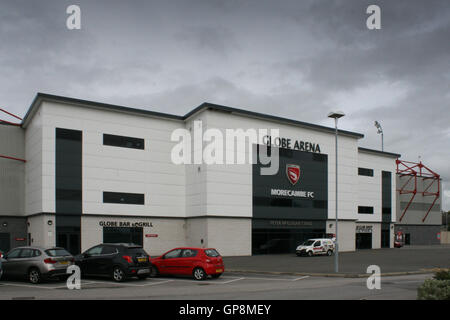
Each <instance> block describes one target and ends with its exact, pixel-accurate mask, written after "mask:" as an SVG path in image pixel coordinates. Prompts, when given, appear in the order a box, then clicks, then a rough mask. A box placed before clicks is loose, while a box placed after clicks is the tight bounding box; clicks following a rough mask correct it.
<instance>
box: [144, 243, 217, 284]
mask: <svg viewBox="0 0 450 320" xmlns="http://www.w3.org/2000/svg"><path fill="white" fill-rule="evenodd" d="M152 264H153V268H154V274H155V275H184V276H192V277H194V279H195V280H204V279H206V278H207V277H208V276H211V277H212V278H218V277H220V276H221V275H222V273H223V272H224V271H225V266H224V264H223V259H222V257H221V256H220V254H219V252H217V250H216V249H213V248H208V249H204V248H175V249H172V250H170V251H168V252H166V253H165V254H163V255H162V256H160V257H158V258H155V259H152Z"/></svg>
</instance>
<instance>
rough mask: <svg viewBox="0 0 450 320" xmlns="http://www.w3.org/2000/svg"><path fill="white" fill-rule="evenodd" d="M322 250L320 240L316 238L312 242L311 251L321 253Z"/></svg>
mask: <svg viewBox="0 0 450 320" xmlns="http://www.w3.org/2000/svg"><path fill="white" fill-rule="evenodd" d="M322 251H323V246H322V242H321V241H320V240H317V241H316V242H314V246H313V252H314V254H321V253H322Z"/></svg>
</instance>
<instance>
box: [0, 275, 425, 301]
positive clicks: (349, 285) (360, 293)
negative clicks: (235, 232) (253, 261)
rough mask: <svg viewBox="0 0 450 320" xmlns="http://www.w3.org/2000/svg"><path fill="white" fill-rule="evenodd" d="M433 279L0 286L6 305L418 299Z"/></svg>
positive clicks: (254, 278)
mask: <svg viewBox="0 0 450 320" xmlns="http://www.w3.org/2000/svg"><path fill="white" fill-rule="evenodd" d="M429 277H431V275H429V274H421V275H408V276H401V277H388V278H386V279H383V280H382V290H368V289H367V287H366V279H361V278H329V277H310V276H294V275H267V274H248V273H234V272H226V273H225V274H224V275H223V276H222V277H220V278H219V279H206V280H204V281H196V280H194V279H191V278H184V277H183V278H181V277H157V278H149V279H145V280H138V279H131V280H128V281H126V282H120V283H118V282H114V281H112V280H104V279H100V278H99V279H95V278H94V279H92V278H89V279H82V281H81V289H79V290H75V289H74V290H69V289H68V288H67V286H66V284H65V283H64V282H60V281H52V282H46V283H42V284H36V285H33V284H29V283H27V282H18V281H9V280H8V281H4V280H2V281H0V299H2V300H11V299H12V300H32V299H33V300H34V299H36V300H40V299H44V300H45V299H64V300H69V299H70V300H72V299H89V300H91V299H95V300H100V299H112V300H125V299H133V300H135V299H162V300H164V299H170V300H179V299H181V300H209V299H225V300H239V299H262V300H263V299H270V300H273V299H275V300H276V299H295V300H297V299H384V298H389V299H415V298H416V295H417V287H418V286H419V285H420V284H421V283H423V281H424V280H425V279H426V278H429Z"/></svg>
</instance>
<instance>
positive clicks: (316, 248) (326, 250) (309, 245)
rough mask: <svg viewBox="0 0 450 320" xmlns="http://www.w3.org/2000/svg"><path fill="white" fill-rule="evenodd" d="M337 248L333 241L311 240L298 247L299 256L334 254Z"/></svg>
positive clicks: (296, 251)
mask: <svg viewBox="0 0 450 320" xmlns="http://www.w3.org/2000/svg"><path fill="white" fill-rule="evenodd" d="M334 250H335V246H334V242H333V240H332V239H309V240H307V241H305V242H303V243H302V244H301V245H299V246H298V247H297V249H296V250H295V253H296V254H297V256H303V255H307V256H310V257H311V256H313V255H328V256H331V255H332V254H333V253H334Z"/></svg>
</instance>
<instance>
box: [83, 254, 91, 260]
mask: <svg viewBox="0 0 450 320" xmlns="http://www.w3.org/2000/svg"><path fill="white" fill-rule="evenodd" d="M90 256H91V255H90V254H89V253H83V254H82V257H83V258H84V259H87V258H89V257H90Z"/></svg>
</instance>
